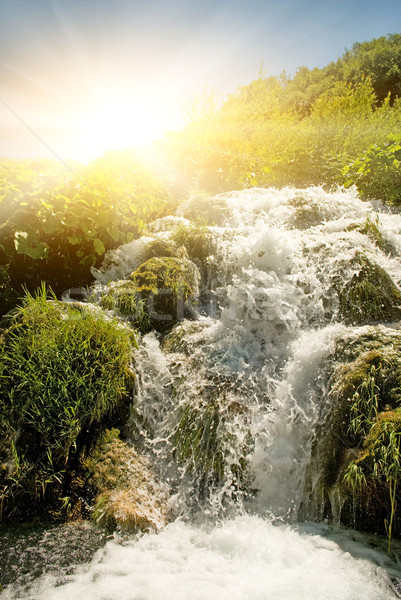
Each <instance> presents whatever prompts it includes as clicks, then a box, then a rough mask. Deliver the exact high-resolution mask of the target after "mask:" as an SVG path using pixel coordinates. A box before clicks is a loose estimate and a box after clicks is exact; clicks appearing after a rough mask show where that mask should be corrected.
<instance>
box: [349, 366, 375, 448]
mask: <svg viewBox="0 0 401 600" xmlns="http://www.w3.org/2000/svg"><path fill="white" fill-rule="evenodd" d="M380 369H381V365H380V366H379V367H375V366H374V365H372V366H371V367H370V371H369V373H368V374H367V376H366V378H364V380H363V381H362V383H361V385H360V386H359V388H358V390H357V391H356V392H355V393H354V395H353V397H352V401H351V408H350V422H349V426H348V433H349V434H351V436H352V437H353V439H354V441H355V440H360V439H361V437H364V436H366V435H367V434H368V432H369V431H370V429H371V427H372V425H373V423H374V421H375V419H376V417H377V412H378V409H379V396H378V392H379V391H380V388H379V386H378V385H377V384H376V381H375V377H377V371H378V370H380Z"/></svg>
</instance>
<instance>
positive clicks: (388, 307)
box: [336, 254, 401, 325]
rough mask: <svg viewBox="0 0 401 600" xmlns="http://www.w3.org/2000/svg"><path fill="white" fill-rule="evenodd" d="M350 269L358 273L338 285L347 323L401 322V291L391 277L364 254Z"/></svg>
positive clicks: (359, 255)
mask: <svg viewBox="0 0 401 600" xmlns="http://www.w3.org/2000/svg"><path fill="white" fill-rule="evenodd" d="M350 266H351V267H352V268H353V269H354V270H355V273H354V274H353V275H352V277H351V279H350V280H349V281H348V282H347V283H345V284H342V283H340V282H339V283H338V284H337V286H336V287H337V293H338V298H339V307H340V314H341V316H342V318H343V319H344V321H345V322H346V323H349V324H355V325H363V324H365V323H371V322H375V321H376V322H391V321H397V320H399V319H401V292H400V290H399V289H398V287H397V286H396V285H395V283H394V282H393V280H392V279H391V277H390V275H388V273H386V271H385V270H384V269H383V268H382V267H380V266H379V265H378V264H376V263H374V262H372V261H371V260H369V259H368V258H367V257H366V256H363V255H362V254H357V255H356V256H355V258H354V259H353V261H352V262H351V265H350Z"/></svg>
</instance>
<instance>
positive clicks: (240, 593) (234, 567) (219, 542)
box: [1, 515, 396, 600]
mask: <svg viewBox="0 0 401 600" xmlns="http://www.w3.org/2000/svg"><path fill="white" fill-rule="evenodd" d="M323 533H324V528H323ZM321 534H322V528H319V526H313V527H311V526H310V527H309V528H305V529H304V530H302V528H296V529H294V528H292V527H290V526H289V525H273V524H272V523H270V522H269V521H266V520H263V519H261V518H259V517H252V516H249V515H248V516H243V517H238V518H236V519H235V520H227V521H225V522H224V523H222V524H219V525H217V526H215V527H213V528H211V529H210V528H209V529H207V528H205V527H201V526H196V525H193V524H192V525H191V524H188V523H183V522H180V521H176V522H175V523H172V524H170V525H168V526H167V527H166V528H165V530H164V531H163V532H162V533H160V534H159V535H147V536H144V537H141V538H140V539H138V540H137V539H131V540H129V541H127V542H125V543H118V542H109V543H108V544H107V545H106V547H105V548H104V549H103V550H101V551H100V552H98V554H97V555H96V557H95V558H94V560H93V561H92V562H91V563H90V564H89V565H87V566H85V568H80V569H79V570H78V572H77V573H76V574H74V575H72V576H68V577H67V578H66V579H67V581H66V582H65V583H64V585H62V586H57V582H56V581H54V580H52V578H51V577H43V578H42V579H40V580H39V581H38V582H37V583H36V585H35V587H34V588H33V589H31V590H30V591H29V593H28V594H27V595H24V593H22V595H21V596H18V597H19V598H21V600H22V599H23V598H27V599H28V598H29V599H31V600H189V599H190V600H210V599H211V598H215V599H218V600H360V599H361V598H363V600H392V599H394V598H396V595H395V594H396V592H395V589H394V588H393V587H392V585H391V583H390V580H389V578H388V576H387V574H386V571H385V570H384V568H383V567H381V566H380V565H379V564H375V562H374V560H372V557H373V559H376V560H379V561H380V560H384V559H383V557H382V556H381V555H380V553H379V552H377V551H372V550H370V552H369V551H365V554H366V556H368V555H369V559H368V558H363V554H362V556H361V552H362V553H363V551H364V550H363V548H362V547H361V546H360V544H358V543H356V542H354V543H353V545H352V544H351V550H354V552H355V554H356V557H353V556H352V555H351V553H350V552H349V550H348V549H346V550H344V549H341V547H340V546H339V545H338V543H336V542H335V541H333V540H331V539H330V538H329V537H328V536H327V532H326V536H324V535H321ZM1 597H2V600H9V599H10V598H13V597H14V596H13V595H12V590H9V591H8V592H5V593H3V595H2V596H1Z"/></svg>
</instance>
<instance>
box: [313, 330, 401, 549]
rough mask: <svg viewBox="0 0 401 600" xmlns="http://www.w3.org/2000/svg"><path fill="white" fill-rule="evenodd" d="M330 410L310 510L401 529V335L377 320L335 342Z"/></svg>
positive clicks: (383, 529) (316, 454)
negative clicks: (398, 505) (398, 507)
mask: <svg viewBox="0 0 401 600" xmlns="http://www.w3.org/2000/svg"><path fill="white" fill-rule="evenodd" d="M336 359H337V362H336V363H335V367H334V369H333V371H332V374H331V377H330V380H329V390H330V396H331V407H332V408H331V411H330V412H329V414H328V416H327V418H326V420H325V422H324V423H321V425H320V428H319V431H318V434H317V439H316V442H315V445H314V449H313V453H312V461H311V464H310V467H309V473H308V477H307V485H306V494H305V496H306V499H307V501H306V503H305V505H304V507H303V513H304V516H308V517H311V516H313V517H320V518H326V517H329V518H334V519H337V520H340V521H342V522H343V523H345V524H346V525H349V526H352V527H357V528H359V529H362V530H365V531H373V532H376V533H382V534H384V533H387V535H388V536H389V538H390V539H391V536H392V535H393V534H394V531H397V530H398V532H399V531H400V530H401V516H400V514H399V513H398V512H396V511H395V504H394V502H395V499H396V496H397V494H398V491H399V486H400V484H401V335H400V332H399V331H398V330H395V329H387V328H384V327H371V328H369V329H367V330H365V332H364V333H363V334H362V335H361V336H360V337H359V338H356V339H354V340H344V341H340V342H339V343H338V344H337V349H336Z"/></svg>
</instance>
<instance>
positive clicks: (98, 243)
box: [93, 238, 106, 256]
mask: <svg viewBox="0 0 401 600" xmlns="http://www.w3.org/2000/svg"><path fill="white" fill-rule="evenodd" d="M93 246H94V248H95V252H96V253H97V254H99V256H101V255H102V254H104V253H105V252H106V248H105V246H104V244H103V242H102V240H101V239H99V238H96V239H94V240H93Z"/></svg>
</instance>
